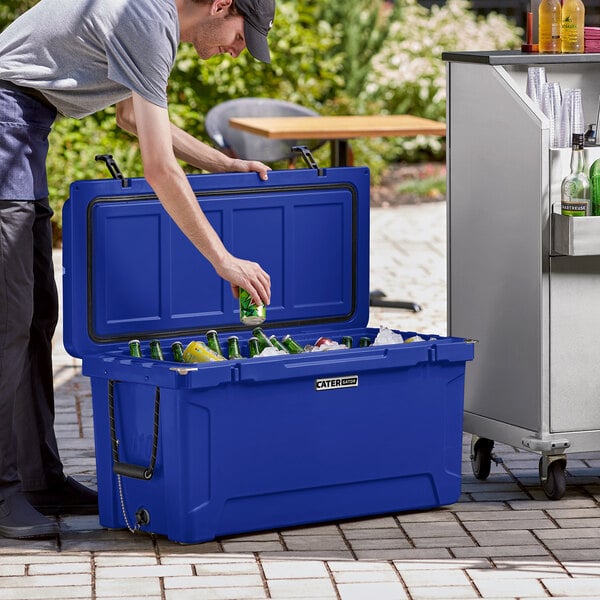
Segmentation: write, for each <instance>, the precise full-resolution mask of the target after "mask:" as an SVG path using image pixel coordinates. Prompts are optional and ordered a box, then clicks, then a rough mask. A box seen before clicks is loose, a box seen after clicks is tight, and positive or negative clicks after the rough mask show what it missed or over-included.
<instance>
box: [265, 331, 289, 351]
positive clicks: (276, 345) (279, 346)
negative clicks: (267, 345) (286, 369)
mask: <svg viewBox="0 0 600 600" xmlns="http://www.w3.org/2000/svg"><path fill="white" fill-rule="evenodd" d="M269 341H270V342H271V346H273V347H274V348H277V350H281V351H282V352H285V353H286V354H289V353H290V352H289V350H288V349H287V348H286V347H285V346H284V345H283V344H282V343H281V342H280V341H279V340H278V339H277V336H275V335H272V336H270V337H269Z"/></svg>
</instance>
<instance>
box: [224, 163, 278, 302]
mask: <svg viewBox="0 0 600 600" xmlns="http://www.w3.org/2000/svg"><path fill="white" fill-rule="evenodd" d="M270 170H271V167H268V166H267V165H265V164H264V163H261V162H260V161H258V160H242V159H241V158H234V159H232V166H231V171H233V172H240V173H248V172H251V171H256V172H257V173H258V174H259V176H260V178H261V179H262V180H263V181H267V179H269V175H268V172H269V171H270ZM248 291H249V290H248Z"/></svg>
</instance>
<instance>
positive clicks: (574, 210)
mask: <svg viewBox="0 0 600 600" xmlns="http://www.w3.org/2000/svg"><path fill="white" fill-rule="evenodd" d="M587 208H588V202H587V201H586V200H578V199H573V200H563V201H562V202H561V203H560V212H561V213H562V214H563V215H566V216H567V217H585V216H586V215H587Z"/></svg>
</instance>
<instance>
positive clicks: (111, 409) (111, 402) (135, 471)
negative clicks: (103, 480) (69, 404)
mask: <svg viewBox="0 0 600 600" xmlns="http://www.w3.org/2000/svg"><path fill="white" fill-rule="evenodd" d="M115 383H116V382H115V380H114V379H109V381H108V419H109V424H110V442H111V448H112V460H113V473H116V474H117V475H124V476H125V477H133V478H134V479H146V480H148V479H152V475H153V474H154V467H155V466H156V453H157V449H158V419H159V412H160V388H158V387H157V388H156V391H155V394H154V427H153V432H152V453H151V455H150V464H149V465H148V466H147V467H143V466H141V465H133V464H131V463H124V462H120V461H119V443H118V441H117V433H116V427H115V397H114V392H115Z"/></svg>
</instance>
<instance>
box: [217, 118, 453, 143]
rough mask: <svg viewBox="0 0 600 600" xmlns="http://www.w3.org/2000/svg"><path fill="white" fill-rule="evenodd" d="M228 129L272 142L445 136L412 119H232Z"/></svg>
mask: <svg viewBox="0 0 600 600" xmlns="http://www.w3.org/2000/svg"><path fill="white" fill-rule="evenodd" d="M229 125H231V127H234V128H235V129H241V130H243V131H247V132H249V133H255V134H257V135H262V136H263V137H267V138H273V139H292V138H296V139H316V140H336V139H337V140H341V139H350V138H358V137H388V136H389V137H394V136H413V135H441V136H445V135H446V124H445V123H440V122H439V121H432V120H431V119H424V118H422V117H414V116H412V115H354V116H343V115H338V116H323V117H243V118H242V117H236V118H232V119H229Z"/></svg>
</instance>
